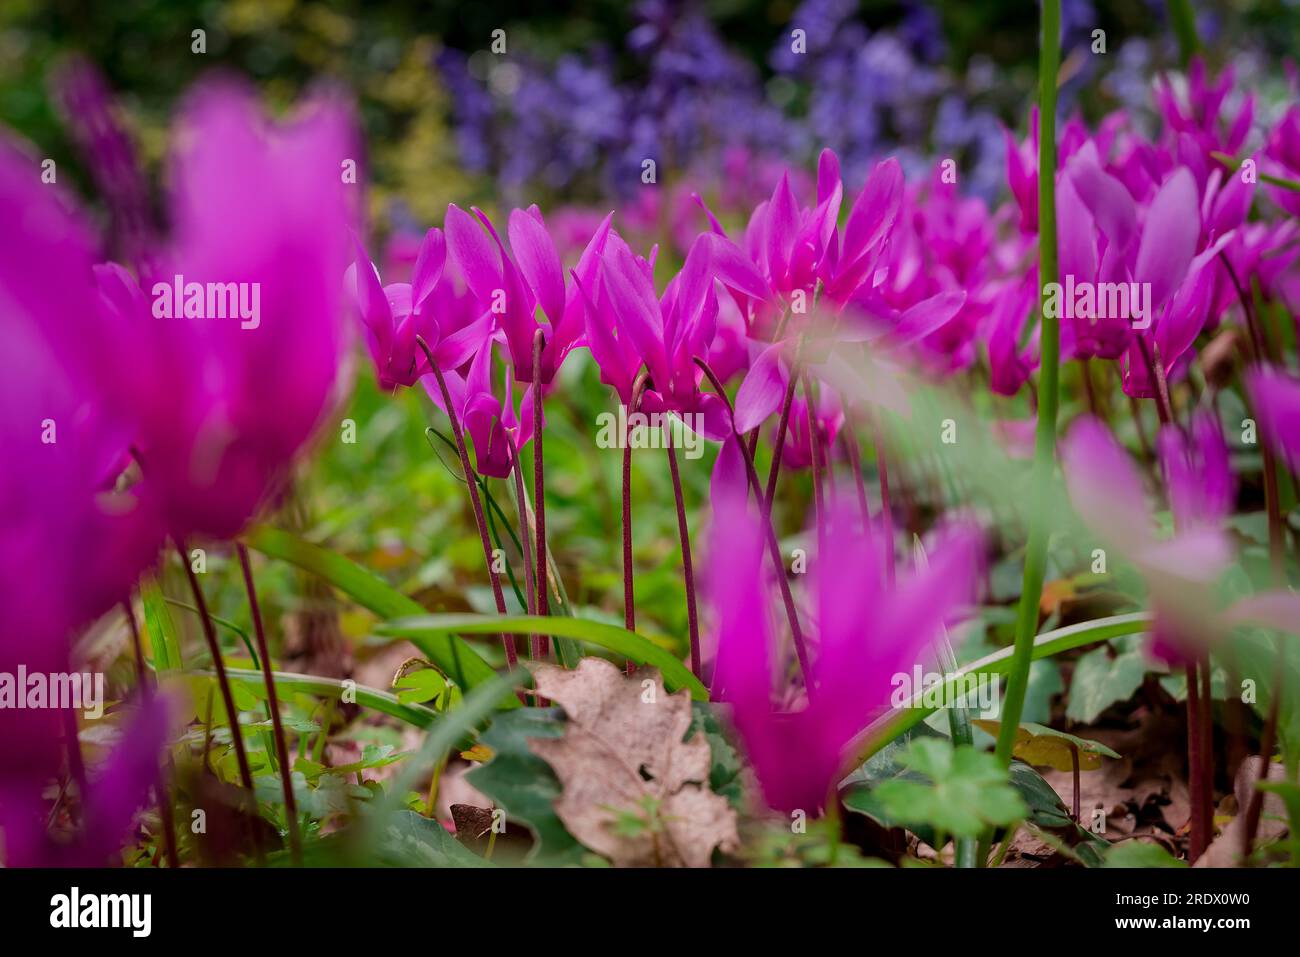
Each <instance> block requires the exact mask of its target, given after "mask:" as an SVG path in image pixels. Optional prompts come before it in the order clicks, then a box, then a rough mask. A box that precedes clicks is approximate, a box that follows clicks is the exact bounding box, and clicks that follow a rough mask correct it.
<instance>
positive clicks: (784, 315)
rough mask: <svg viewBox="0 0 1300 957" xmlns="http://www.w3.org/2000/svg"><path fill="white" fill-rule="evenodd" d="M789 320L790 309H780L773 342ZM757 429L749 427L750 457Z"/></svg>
mask: <svg viewBox="0 0 1300 957" xmlns="http://www.w3.org/2000/svg"><path fill="white" fill-rule="evenodd" d="M789 322H790V311H789V310H788V309H786V310H782V312H781V318H780V319H778V320H777V323H776V331H775V332H773V333H772V341H773V342H780V341H781V337H782V336H783V335H785V327H786V326H787V325H788V324H789ZM759 431H760V430H759V429H758V428H757V427H755V428H754V429H751V430H750V433H749V457H750V458H751V459H752V458H753V457H754V456H755V455H757V454H758V433H759Z"/></svg>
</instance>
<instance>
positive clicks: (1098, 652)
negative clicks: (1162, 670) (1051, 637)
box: [1065, 646, 1148, 724]
mask: <svg viewBox="0 0 1300 957" xmlns="http://www.w3.org/2000/svg"><path fill="white" fill-rule="evenodd" d="M1147 667H1148V665H1147V659H1146V655H1145V654H1144V653H1143V652H1142V651H1141V649H1137V648H1134V649H1133V650H1129V651H1121V652H1120V653H1119V654H1116V655H1115V656H1114V657H1112V656H1111V649H1110V648H1109V647H1106V646H1103V647H1101V648H1095V649H1093V650H1092V651H1090V652H1088V653H1087V654H1085V655H1083V656H1082V657H1081V658H1080V659H1079V660H1078V661H1077V662H1076V663H1075V666H1074V677H1073V678H1072V679H1071V681H1070V702H1069V704H1068V705H1067V706H1066V709H1065V716H1066V717H1067V718H1069V719H1070V720H1072V721H1080V722H1083V723H1084V724H1088V723H1090V722H1092V721H1095V720H1096V719H1097V716H1098V715H1099V714H1101V713H1102V712H1103V711H1105V710H1106V709H1107V708H1109V707H1110V706H1111V705H1112V704H1115V703H1116V702H1119V701H1127V700H1128V699H1129V698H1131V697H1133V692H1135V691H1137V689H1138V688H1140V687H1141V686H1142V679H1143V678H1144V677H1146V673H1147Z"/></svg>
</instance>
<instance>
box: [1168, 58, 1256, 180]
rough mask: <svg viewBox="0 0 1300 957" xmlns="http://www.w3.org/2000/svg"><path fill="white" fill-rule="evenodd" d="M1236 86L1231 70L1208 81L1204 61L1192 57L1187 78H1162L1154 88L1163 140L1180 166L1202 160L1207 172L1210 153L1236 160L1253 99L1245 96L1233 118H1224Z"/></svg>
mask: <svg viewBox="0 0 1300 957" xmlns="http://www.w3.org/2000/svg"><path fill="white" fill-rule="evenodd" d="M1235 82H1236V72H1235V71H1234V70H1233V68H1232V67H1231V66H1228V67H1225V68H1224V70H1223V71H1222V72H1221V73H1220V74H1219V75H1218V77H1217V78H1211V77H1210V75H1209V72H1208V70H1207V69H1206V66H1205V61H1204V60H1203V59H1201V58H1200V57H1195V58H1193V60H1192V62H1191V65H1190V66H1189V67H1188V70H1187V74H1186V76H1172V77H1171V76H1168V75H1165V76H1162V77H1161V78H1160V80H1159V82H1158V83H1157V84H1156V90H1155V99H1156V106H1157V107H1158V108H1159V110H1160V112H1161V114H1162V115H1163V116H1164V120H1165V130H1164V134H1165V140H1166V141H1167V142H1169V143H1170V144H1171V145H1172V146H1173V147H1174V148H1175V149H1176V150H1177V151H1178V153H1179V159H1180V160H1181V161H1182V162H1192V161H1194V159H1201V158H1204V163H1205V166H1204V168H1205V169H1207V170H1208V166H1209V164H1210V163H1212V162H1213V160H1211V159H1210V154H1211V153H1213V152H1219V153H1226V154H1227V155H1229V156H1235V155H1237V151H1238V150H1239V149H1241V146H1242V144H1243V143H1245V141H1246V137H1247V135H1248V134H1249V133H1250V126H1251V122H1252V121H1253V119H1254V115H1255V97H1254V95H1253V94H1247V95H1246V96H1245V97H1243V98H1242V99H1241V101H1240V103H1239V104H1237V106H1236V112H1235V114H1233V115H1231V116H1225V115H1224V113H1225V110H1226V109H1227V108H1228V107H1229V100H1230V98H1231V94H1232V88H1233V86H1234V84H1235ZM1197 154H1199V156H1198V155H1197Z"/></svg>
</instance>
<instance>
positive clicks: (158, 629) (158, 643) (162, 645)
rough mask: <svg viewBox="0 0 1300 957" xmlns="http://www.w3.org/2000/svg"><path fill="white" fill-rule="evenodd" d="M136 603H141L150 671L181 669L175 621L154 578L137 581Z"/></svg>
mask: <svg viewBox="0 0 1300 957" xmlns="http://www.w3.org/2000/svg"><path fill="white" fill-rule="evenodd" d="M140 603H141V604H142V605H143V606H144V627H145V634H146V635H147V636H148V639H149V650H150V652H151V654H152V656H153V667H154V670H155V671H158V672H160V673H164V672H168V671H176V670H179V669H180V668H183V667H184V662H183V661H182V659H181V644H180V637H179V635H178V634H177V631H176V622H175V621H173V619H172V614H171V610H170V609H169V608H168V607H167V599H166V598H165V597H164V596H163V593H162V588H161V587H160V586H159V584H158V580H157V579H156V578H149V579H147V580H146V581H144V582H142V583H141V585H140Z"/></svg>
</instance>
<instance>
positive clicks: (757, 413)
mask: <svg viewBox="0 0 1300 957" xmlns="http://www.w3.org/2000/svg"><path fill="white" fill-rule="evenodd" d="M783 348H784V347H783V345H782V344H781V343H779V342H778V343H773V344H772V345H770V346H768V347H767V348H766V349H764V350H763V351H762V352H760V353H759V355H758V358H757V359H755V360H754V363H753V365H751V366H750V367H749V372H748V373H746V375H745V378H744V380H743V381H742V382H741V383H740V389H739V390H738V391H737V392H736V431H737V432H741V433H745V432H748V431H750V430H751V429H755V428H757V427H758V426H760V425H762V424H763V423H764V422H765V421H766V420H767V418H768V416H770V415H772V414H773V413H775V412H776V411H777V410H778V409H780V408H781V403H782V401H784V399H785V390H786V386H787V383H788V382H789V379H790V375H789V372H788V371H787V370H786V368H785V364H784V362H782V360H781V352H782V350H783Z"/></svg>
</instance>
